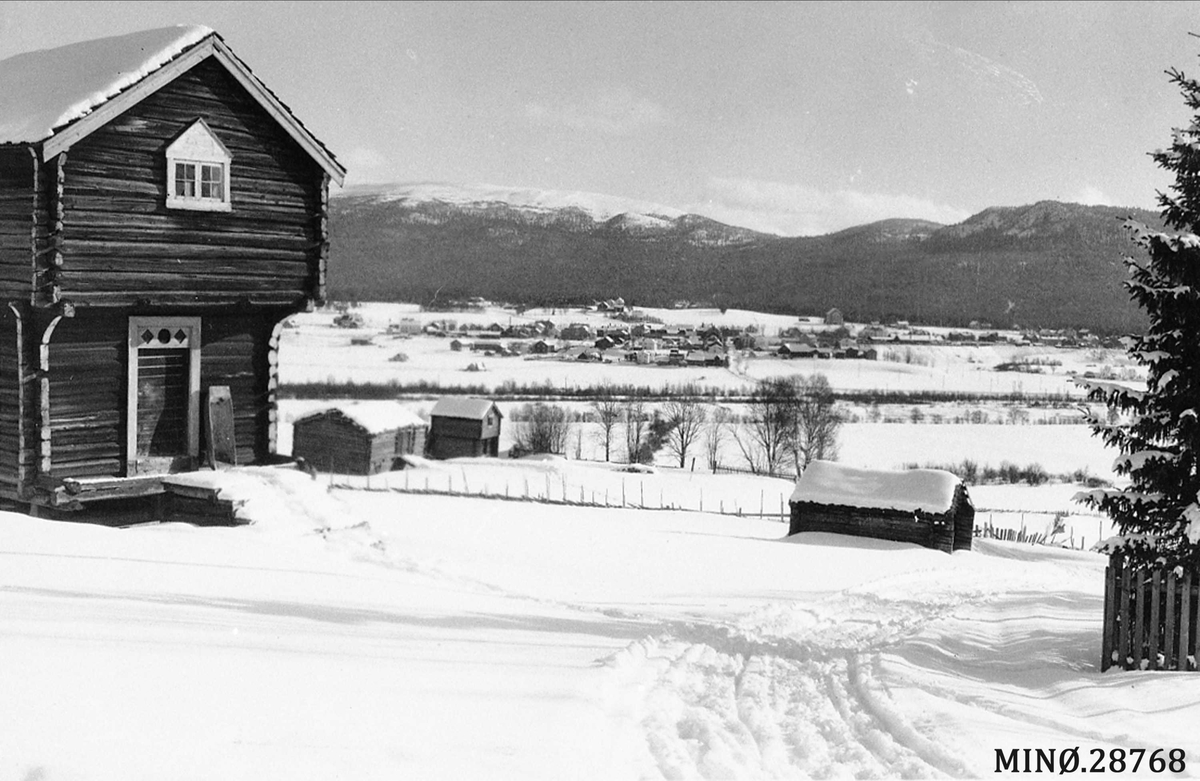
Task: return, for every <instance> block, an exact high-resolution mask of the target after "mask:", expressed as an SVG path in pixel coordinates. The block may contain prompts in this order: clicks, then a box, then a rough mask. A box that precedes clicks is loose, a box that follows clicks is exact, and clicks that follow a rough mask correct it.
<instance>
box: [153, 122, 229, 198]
mask: <svg viewBox="0 0 1200 781" xmlns="http://www.w3.org/2000/svg"><path fill="white" fill-rule="evenodd" d="M166 156H167V208H168V209H191V210H194V211H207V212H227V211H232V210H233V205H232V203H231V202H230V200H229V192H230V190H231V189H232V182H231V181H230V167H231V166H230V163H231V162H232V161H233V156H232V155H231V154H229V150H228V149H227V148H226V147H225V145H224V144H223V143H221V139H219V138H217V136H216V134H215V133H213V132H212V129H210V128H209V126H208V124H207V123H206V122H205V121H204V120H203V119H197V120H196V121H195V122H193V123H192V124H191V125H190V126H189V127H188V129H187V130H185V131H183V132H182V133H181V134H179V137H178V138H176V139H175V140H174V141H173V142H172V143H171V145H170V146H168V147H167V155H166ZM179 165H192V166H195V175H196V178H195V186H196V191H195V194H193V195H178V194H177V193H176V192H175V185H176V182H177V179H176V173H175V169H176V166H179ZM204 166H212V167H214V168H219V169H220V171H221V183H222V187H221V196H220V197H219V198H214V197H212V196H204V195H201V194H200V190H201V187H202V184H201V183H202V179H203V170H204Z"/></svg>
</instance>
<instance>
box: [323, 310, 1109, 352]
mask: <svg viewBox="0 0 1200 781" xmlns="http://www.w3.org/2000/svg"><path fill="white" fill-rule="evenodd" d="M490 306H494V305H493V304H491V303H490V302H487V301H484V300H483V299H470V300H467V301H463V302H457V304H456V305H454V304H452V305H444V308H443V309H442V310H441V311H446V312H450V311H454V310H455V309H458V310H460V311H481V310H483V309H486V308H488V307H490ZM687 306H688V305H687V302H680V303H679V304H678V306H677V308H687ZM341 309H342V312H341V314H340V315H339V316H338V317H337V318H336V319H335V320H334V323H335V325H338V326H340V327H343V328H350V329H354V328H360V327H362V325H363V320H362V318H361V316H359V315H358V314H356V313H355V312H354V311H353V310H352V309H351V308H349V307H347V306H345V305H342V306H341ZM517 311H518V312H520V311H522V310H520V309H518V310H517ZM590 311H592V312H593V313H600V314H605V315H607V316H608V317H609V318H611V319H612V321H613V322H612V324H611V325H603V326H597V325H594V324H588V323H582V322H575V323H568V324H566V325H563V324H561V323H555V322H554V321H553V320H550V319H540V320H534V321H533V322H523V323H519V324H508V325H505V324H503V323H499V322H493V323H490V324H483V323H479V322H461V323H460V322H458V321H457V320H456V319H454V318H452V317H445V318H441V319H438V320H434V321H422V320H417V319H416V318H405V319H401V320H399V321H398V322H393V323H391V324H390V325H389V326H388V329H387V333H388V335H391V336H398V337H406V336H408V337H411V336H434V337H441V338H445V339H447V340H448V342H447V347H448V349H450V350H453V351H455V352H464V351H465V352H474V353H480V354H481V355H482V356H485V357H504V356H519V355H539V356H553V357H555V358H558V359H560V360H568V361H585V362H586V361H591V362H603V363H615V362H628V363H635V364H643V365H657V366H718V367H728V366H729V365H730V356H731V355H736V354H742V355H745V354H749V353H755V354H773V355H777V356H779V357H781V358H795V359H812V360H844V359H860V360H872V361H873V360H878V359H879V358H880V352H879V348H880V347H881V346H898V345H924V346H937V345H970V344H980V345H984V344H1013V345H1042V346H1048V347H1063V348H1078V347H1084V348H1087V347H1096V348H1110V347H1115V348H1120V346H1121V345H1120V343H1119V341H1118V340H1117V338H1115V337H1104V338H1102V337H1100V336H1098V335H1096V334H1093V333H1091V332H1090V331H1088V330H1087V329H1079V330H1074V329H1036V330H1003V331H1002V330H997V329H994V328H992V326H991V325H990V324H988V323H983V322H972V323H971V324H970V327H969V328H968V329H944V328H931V327H922V326H918V325H915V324H912V323H909V322H907V321H904V320H899V321H895V322H891V323H887V324H884V323H880V322H872V323H869V324H852V323H847V322H846V320H845V318H844V317H843V315H842V313H841V311H840V310H838V309H837V308H832V309H830V310H829V311H828V312H826V313H825V315H824V316H823V317H808V318H799V319H798V322H797V324H796V325H794V326H791V327H787V328H782V329H778V330H777V332H775V333H770V334H768V333H762V332H760V331H759V330H758V329H757V328H756V327H755V326H753V325H750V326H746V327H743V328H731V327H728V326H717V325H701V326H698V327H683V326H671V325H664V324H662V323H661V322H658V321H657V320H656V319H655V318H653V317H649V316H646V315H644V314H641V313H638V312H636V311H635V310H634V309H633V307H631V306H628V305H627V304H626V303H625V302H624V300H623V299H621V298H615V299H607V300H603V301H596V302H594V303H593V304H592V306H591V307H590ZM363 341H364V342H369V337H368V338H364V340H363Z"/></svg>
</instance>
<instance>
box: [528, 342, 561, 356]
mask: <svg viewBox="0 0 1200 781" xmlns="http://www.w3.org/2000/svg"><path fill="white" fill-rule="evenodd" d="M557 349H558V348H557V347H555V345H554V343H553V342H547V341H546V340H545V339H538V340H537V341H536V342H534V343H533V344H531V345H529V352H531V353H533V354H534V355H548V354H550V353H552V352H555V351H556V350H557Z"/></svg>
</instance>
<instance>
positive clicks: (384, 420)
mask: <svg viewBox="0 0 1200 781" xmlns="http://www.w3.org/2000/svg"><path fill="white" fill-rule="evenodd" d="M330 413H341V414H342V416H343V417H345V418H347V419H348V420H350V421H352V422H354V423H357V424H358V425H359V426H360V427H362V428H363V429H365V430H366V432H367V433H368V434H383V433H385V432H387V431H396V430H397V429H402V428H412V427H414V426H417V427H423V426H427V425H428V424H427V423H426V422H425V421H424V420H421V418H420V416H418V415H417V414H416V413H415V412H413V411H412V410H410V409H408V408H406V407H405V406H404V405H402V404H400V403H399V402H397V401H356V402H353V403H351V404H339V405H337V406H334V407H326V408H324V409H320V410H317V411H316V412H311V413H309V414H307V415H305V416H304V417H301V418H297V419H296V421H295V424H294V425H299V424H301V423H303V422H304V421H308V420H314V419H316V418H320V417H324V416H326V415H329V414H330Z"/></svg>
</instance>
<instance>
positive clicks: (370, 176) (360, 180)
mask: <svg viewBox="0 0 1200 781" xmlns="http://www.w3.org/2000/svg"><path fill="white" fill-rule="evenodd" d="M338 159H339V160H340V161H341V163H342V164H343V165H344V166H346V185H347V186H349V185H353V184H384V183H386V182H389V181H391V161H390V160H388V158H387V156H386V155H384V154H383V153H382V152H380V151H379V150H377V149H371V148H369V147H358V148H355V149H351V150H350V151H349V152H346V153H345V154H343V155H338Z"/></svg>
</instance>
